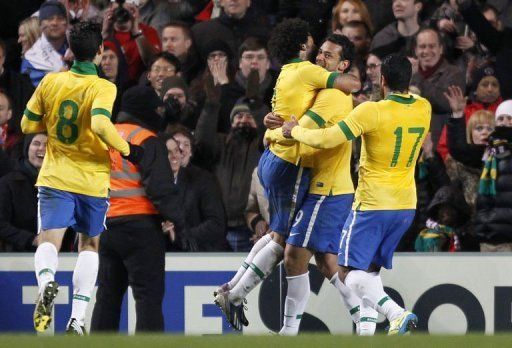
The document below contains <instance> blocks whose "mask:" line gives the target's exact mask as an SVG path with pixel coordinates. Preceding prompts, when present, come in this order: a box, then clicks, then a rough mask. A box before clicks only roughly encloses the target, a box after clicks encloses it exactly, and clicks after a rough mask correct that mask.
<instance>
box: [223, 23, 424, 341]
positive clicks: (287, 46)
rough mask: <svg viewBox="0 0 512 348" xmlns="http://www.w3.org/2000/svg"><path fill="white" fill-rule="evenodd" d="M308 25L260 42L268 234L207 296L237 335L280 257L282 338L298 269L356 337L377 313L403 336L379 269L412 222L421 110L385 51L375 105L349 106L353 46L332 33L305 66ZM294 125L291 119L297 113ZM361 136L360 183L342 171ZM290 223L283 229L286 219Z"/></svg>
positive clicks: (287, 27) (402, 322)
mask: <svg viewBox="0 0 512 348" xmlns="http://www.w3.org/2000/svg"><path fill="white" fill-rule="evenodd" d="M307 38H308V27H307V24H306V23H304V22H303V21H301V20H299V19H291V20H285V21H283V22H282V23H281V24H279V25H278V26H277V27H276V28H275V30H274V31H273V34H272V37H271V39H270V42H269V49H270V51H271V54H272V56H274V57H276V58H277V59H278V60H279V61H280V63H282V64H283V67H282V69H281V72H280V75H279V77H278V80H277V82H276V86H275V89H274V97H273V100H272V103H273V105H272V106H273V113H272V114H269V115H267V116H266V118H265V125H266V126H267V128H269V130H267V132H266V134H265V140H266V141H267V142H268V144H269V146H268V147H267V148H266V150H265V152H264V153H263V155H262V157H261V159H260V163H259V167H258V175H259V178H260V181H261V184H262V185H263V187H264V189H265V192H266V194H267V196H268V199H269V206H270V208H269V209H270V229H271V231H272V232H271V233H270V234H268V235H266V236H264V237H263V238H261V239H260V240H259V241H258V242H257V243H256V244H255V245H254V247H253V248H252V250H251V252H250V253H249V255H248V256H247V258H246V259H245V260H244V262H243V264H242V266H241V267H240V268H239V270H238V272H237V273H236V275H235V276H234V277H233V279H231V280H230V281H229V282H228V283H226V284H223V285H222V286H220V287H219V288H218V289H217V291H216V292H215V293H214V296H215V303H216V304H217V305H218V306H219V307H220V308H221V310H222V311H223V313H224V315H225V316H226V319H227V320H228V321H229V322H230V324H231V325H232V326H233V327H234V328H235V329H237V330H241V329H242V326H247V325H248V321H247V319H246V317H245V314H244V304H243V302H244V300H245V297H246V296H247V294H248V293H249V292H250V291H251V290H252V289H254V287H255V286H256V285H257V284H259V283H260V282H261V281H262V280H263V279H265V278H266V277H267V276H268V275H269V274H270V273H271V272H272V270H273V269H274V267H275V266H276V265H277V264H278V263H279V262H281V260H283V259H284V267H285V270H286V274H287V277H286V279H287V282H288V292H287V296H286V300H285V308H284V322H283V326H282V329H281V331H280V332H279V334H280V335H297V334H298V331H299V325H300V321H301V318H302V315H303V312H304V310H305V307H306V304H307V301H308V298H309V294H310V285H309V274H308V263H309V260H310V259H311V257H312V256H313V255H314V256H315V260H316V263H317V266H318V267H319V269H320V271H321V272H322V274H323V275H324V276H325V277H326V278H327V279H329V280H330V282H331V284H332V285H334V286H335V287H336V289H337V290H338V291H339V293H340V295H341V298H342V301H343V303H344V304H345V306H346V308H347V310H348V311H349V313H350V315H351V317H352V320H353V321H354V323H355V325H356V331H357V334H358V335H373V334H374V333H375V329H376V322H377V316H378V313H381V314H383V315H384V316H386V318H387V319H388V320H389V322H390V327H389V331H388V333H389V334H399V335H400V334H405V333H406V332H408V331H409V330H410V329H412V328H414V327H416V325H417V321H418V318H417V317H416V315H415V314H413V313H411V312H409V311H406V310H405V309H404V308H402V307H400V306H399V305H398V304H397V303H396V302H394V301H393V300H392V299H391V298H390V297H389V296H388V295H387V294H386V293H385V291H384V288H383V285H382V280H381V278H380V275H379V271H380V268H381V267H385V268H387V269H391V267H392V256H393V252H394V251H395V249H396V247H397V245H398V242H399V241H400V239H401V237H402V235H403V234H404V233H405V232H406V230H407V229H408V228H409V226H410V224H411V223H412V221H413V219H414V213H415V208H416V188H415V181H414V170H415V165H416V160H417V158H418V155H419V152H420V149H421V145H422V143H423V140H424V139H425V136H426V135H427V132H428V129H429V125H430V118H431V106H430V104H429V102H428V101H427V100H426V99H424V98H421V97H419V96H417V95H412V94H410V93H409V92H408V88H409V82H410V79H411V74H412V68H411V64H410V62H409V60H408V59H407V58H406V57H405V56H401V55H397V54H396V55H390V56H388V57H387V58H385V59H384V60H383V63H382V66H381V72H382V77H381V88H382V91H383V93H384V95H383V97H384V99H383V100H381V101H379V102H365V103H362V104H360V105H359V106H357V107H356V108H353V103H352V97H351V94H350V93H351V92H353V91H357V90H358V89H359V87H360V86H359V82H358V81H357V80H356V79H355V78H354V77H353V76H352V75H350V72H349V71H350V65H351V63H352V60H353V58H354V47H353V45H352V43H350V41H349V40H348V39H347V38H346V37H344V36H340V35H330V36H329V37H327V39H326V40H325V42H323V43H322V45H321V47H320V49H319V52H318V55H317V57H316V65H314V64H312V63H310V62H309V61H307V60H305V57H306V55H307V51H308V47H307ZM295 117H297V118H298V121H297V119H296V118H295ZM359 136H361V139H362V144H361V156H360V163H359V182H358V186H357V190H356V191H355V194H354V187H353V183H352V179H351V175H350V159H351V153H352V145H351V141H352V140H354V139H356V138H358V137H359ZM292 222H293V223H292Z"/></svg>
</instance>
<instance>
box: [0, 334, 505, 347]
mask: <svg viewBox="0 0 512 348" xmlns="http://www.w3.org/2000/svg"><path fill="white" fill-rule="evenodd" d="M510 346H512V335H496V336H485V335H467V336H429V335H422V334H416V335H413V336H402V337H396V336H394V337H387V336H374V337H356V336H332V335H320V334H319V335H311V334H309V335H299V336H298V337H280V336H241V335H223V336H221V335H219V336H217V335H215V336H213V335H212V336H177V335H156V334H155V335H136V336H123V335H93V336H89V337H70V336H55V337H38V336H35V335H0V347H8V348H22V347H29V348H39V347H51V348H58V347H63V348H82V347H84V348H90V347H109V348H114V347H123V348H130V347H144V348H158V347H173V348H174V347H204V348H214V347H222V348H231V347H242V348H252V347H255V348H266V347H270V348H279V347H283V348H302V347H304V348H317V347H318V348H324V347H336V348H345V347H357V348H362V347H376V348H385V347H408V348H411V347H412V348H423V347H429V348H431V347H465V348H467V347H510Z"/></svg>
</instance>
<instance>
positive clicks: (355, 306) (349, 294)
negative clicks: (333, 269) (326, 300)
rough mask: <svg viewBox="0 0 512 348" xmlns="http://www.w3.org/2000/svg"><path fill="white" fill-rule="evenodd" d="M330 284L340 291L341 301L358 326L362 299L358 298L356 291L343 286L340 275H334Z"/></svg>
mask: <svg viewBox="0 0 512 348" xmlns="http://www.w3.org/2000/svg"><path fill="white" fill-rule="evenodd" d="M330 282H331V284H332V285H334V287H336V289H338V291H339V293H340V295H341V299H342V301H343V303H344V304H345V307H346V308H347V310H348V311H349V313H350V316H351V317H352V321H353V322H354V323H355V324H356V326H357V325H358V324H359V317H360V314H359V311H360V304H361V298H360V297H359V296H357V294H356V293H355V291H354V290H352V289H350V288H349V287H348V286H346V285H345V284H343V282H342V281H341V280H340V278H339V277H338V274H335V275H333V276H332V278H331V279H330Z"/></svg>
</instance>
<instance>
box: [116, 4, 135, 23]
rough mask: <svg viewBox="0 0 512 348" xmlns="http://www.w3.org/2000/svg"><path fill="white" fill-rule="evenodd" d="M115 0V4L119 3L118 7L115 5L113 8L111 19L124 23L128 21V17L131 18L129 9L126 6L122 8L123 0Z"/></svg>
mask: <svg viewBox="0 0 512 348" xmlns="http://www.w3.org/2000/svg"><path fill="white" fill-rule="evenodd" d="M115 2H117V4H118V5H119V7H117V8H116V9H115V10H114V14H113V19H114V22H118V23H126V22H128V21H129V20H130V19H132V15H131V14H130V11H128V10H127V9H126V8H124V6H123V5H124V3H125V0H115Z"/></svg>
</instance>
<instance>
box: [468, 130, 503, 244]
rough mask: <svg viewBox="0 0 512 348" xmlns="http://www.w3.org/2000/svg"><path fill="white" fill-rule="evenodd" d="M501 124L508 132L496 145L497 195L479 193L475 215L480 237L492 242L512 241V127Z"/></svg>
mask: <svg viewBox="0 0 512 348" xmlns="http://www.w3.org/2000/svg"><path fill="white" fill-rule="evenodd" d="M500 128H502V129H504V130H505V131H508V133H509V134H508V136H507V137H506V138H507V139H506V141H507V143H506V145H504V146H503V147H502V148H501V149H499V148H496V149H497V154H496V160H497V169H498V170H497V178H496V196H486V195H482V194H478V196H477V200H476V214H475V219H474V221H475V222H474V224H475V231H476V234H477V235H478V236H479V237H480V240H481V241H482V242H486V243H491V244H493V243H494V244H497V243H512V154H511V151H512V129H511V128H507V127H497V128H496V130H497V131H498V130H499V129H500ZM495 134H496V133H495ZM491 136H492V135H491Z"/></svg>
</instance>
